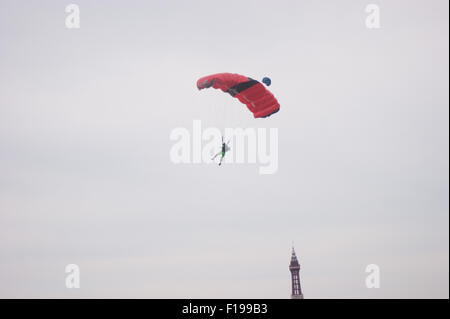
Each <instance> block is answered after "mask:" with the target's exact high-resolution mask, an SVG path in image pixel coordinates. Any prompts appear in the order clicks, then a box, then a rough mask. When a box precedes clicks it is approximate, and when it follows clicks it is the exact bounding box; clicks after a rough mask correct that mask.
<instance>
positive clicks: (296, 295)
mask: <svg viewBox="0 0 450 319" xmlns="http://www.w3.org/2000/svg"><path fill="white" fill-rule="evenodd" d="M289 270H290V271H291V276H292V294H291V298H292V299H303V293H302V287H301V286H300V264H299V263H298V260H297V256H296V255H295V250H294V247H292V256H291V264H290V265H289Z"/></svg>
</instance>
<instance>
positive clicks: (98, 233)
mask: <svg viewBox="0 0 450 319" xmlns="http://www.w3.org/2000/svg"><path fill="white" fill-rule="evenodd" d="M69 3H70V2H67V3H65V2H64V1H13V0H0V297H3V298H16V297H38V298H46V297H58V298H72V297H74V298H79V297H87V298H92V297H106V298H111V297H119V298H121V297H126V298H128V297H137V298H222V297H223V298H289V296H290V274H289V271H288V264H289V260H290V249H291V242H292V241H294V242H295V247H296V251H297V255H298V256H299V261H300V263H301V265H302V270H301V281H302V288H303V292H304V295H305V298H448V297H449V284H448V283H449V277H448V273H449V263H448V262H449V256H448V249H449V247H448V235H449V230H448V222H449V220H448V216H449V215H448V214H449V196H448V193H449V181H448V176H449V167H448V166H449V158H448V154H449V149H448V142H449V138H448V137H449V132H448V129H449V123H448V116H449V106H448V103H449V99H448V85H449V82H448V68H449V65H448V54H449V51H448V36H449V35H448V9H449V8H448V1H446V0H433V1H425V0H420V1H419V0H414V1H411V0H407V1H406V0H404V1H400V0H395V1H359V0H352V1H350V0H343V1H332V0H326V1H325V0H323V1H317V0H307V1H260V0H258V1H225V2H224V1H183V2H182V1H100V0H96V1H76V2H75V3H76V4H78V5H79V6H80V10H81V28H80V29H70V30H69V29H66V28H65V24H64V22H65V17H66V13H65V10H64V9H65V6H66V5H67V4H69ZM368 3H376V4H379V5H380V8H381V29H378V30H369V29H367V28H366V26H365V18H366V15H367V14H366V13H365V6H366V5H367V4H368ZM217 72H236V73H240V74H244V75H247V76H251V77H253V78H255V79H261V78H262V77H263V76H270V77H271V79H272V86H271V91H272V92H273V93H274V94H275V95H276V97H277V98H278V100H279V102H280V104H281V111H280V112H279V113H277V114H275V115H274V116H272V117H270V118H268V119H265V120H255V119H253V118H252V117H251V114H250V113H248V112H247V111H246V110H245V107H243V108H239V107H237V104H236V105H235V104H233V103H238V102H236V101H234V100H232V99H231V98H230V97H229V96H226V95H225V94H223V95H222V94H220V92H215V91H211V92H198V91H197V89H196V87H195V82H196V80H197V79H198V78H199V77H201V76H204V75H207V74H211V73H217ZM215 101H220V102H219V104H220V103H222V101H226V102H229V103H230V106H231V105H232V106H236V107H235V108H233V109H230V110H231V111H230V112H231V113H232V115H231V118H232V119H236V118H238V119H239V121H240V124H241V125H244V126H248V127H277V128H278V130H279V169H278V172H277V173H276V174H274V175H259V174H258V170H257V166H256V165H252V164H241V165H233V164H229V165H223V166H222V167H220V168H219V167H217V166H215V165H206V164H198V165H189V164H183V165H175V164H173V163H172V162H171V161H170V159H169V150H170V148H171V147H172V145H173V142H172V141H170V140H169V135H170V132H171V131H172V130H173V129H174V128H176V127H186V128H188V129H190V128H191V127H192V121H193V119H201V120H202V121H203V122H204V123H207V124H209V123H211V124H214V119H217V118H215V115H214V114H215V113H214V109H213V108H212V107H214V105H213V104H214V103H215ZM211 106H212V107H211ZM230 123H234V120H231V121H230ZM71 263H75V264H77V265H79V266H80V268H81V288H80V289H72V290H69V289H66V288H65V286H64V282H65V276H66V274H65V273H64V267H65V265H67V264H71ZM368 264H377V265H379V266H380V269H381V288H379V289H367V288H366V287H365V277H366V273H365V267H366V266H367V265H368Z"/></svg>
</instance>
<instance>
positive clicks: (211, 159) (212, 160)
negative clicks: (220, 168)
mask: <svg viewBox="0 0 450 319" xmlns="http://www.w3.org/2000/svg"><path fill="white" fill-rule="evenodd" d="M220 154H222V152H219V153H217V154H216V155H214V156H213V158H211V161H213V160H214V159H215V158H216V157H217V156H219V155H220Z"/></svg>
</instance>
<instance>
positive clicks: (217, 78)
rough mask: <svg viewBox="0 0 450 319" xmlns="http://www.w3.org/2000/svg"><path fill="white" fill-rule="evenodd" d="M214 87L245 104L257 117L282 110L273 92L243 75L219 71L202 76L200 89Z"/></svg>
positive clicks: (198, 82) (199, 82) (198, 86)
mask: <svg viewBox="0 0 450 319" xmlns="http://www.w3.org/2000/svg"><path fill="white" fill-rule="evenodd" d="M210 87H213V88H214V89H221V90H222V91H223V92H226V93H229V94H230V95H231V96H232V97H235V98H237V99H238V100H239V101H240V102H241V103H243V104H245V105H246V106H247V108H248V109H249V110H250V112H252V113H253V116H254V117H255V118H261V117H268V116H270V115H272V114H274V113H276V112H278V111H279V110H280V104H279V103H278V101H277V99H276V98H275V96H273V94H272V93H271V92H270V91H269V90H267V89H266V88H265V87H264V85H262V84H261V83H260V82H258V81H256V80H253V79H252V78H248V77H246V76H243V75H239V74H233V73H217V74H213V75H208V76H205V77H202V78H200V79H199V80H198V81H197V88H198V89H199V90H202V89H206V88H210Z"/></svg>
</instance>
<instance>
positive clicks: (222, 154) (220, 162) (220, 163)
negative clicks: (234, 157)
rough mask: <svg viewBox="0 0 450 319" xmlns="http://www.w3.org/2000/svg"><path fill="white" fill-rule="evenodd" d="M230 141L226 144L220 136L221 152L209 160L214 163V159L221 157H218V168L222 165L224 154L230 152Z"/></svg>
mask: <svg viewBox="0 0 450 319" xmlns="http://www.w3.org/2000/svg"><path fill="white" fill-rule="evenodd" d="M230 141H231V139H230V140H229V141H228V142H226V143H225V142H224V140H223V136H222V150H221V151H220V152H218V153H217V154H216V155H214V157H213V158H212V159H211V160H213V161H214V159H215V158H216V157H217V156H219V155H221V157H220V161H219V166H220V165H222V160H223V158H224V157H225V153H226V152H228V151H229V150H230V147H229V146H228V144H229V143H230Z"/></svg>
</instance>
